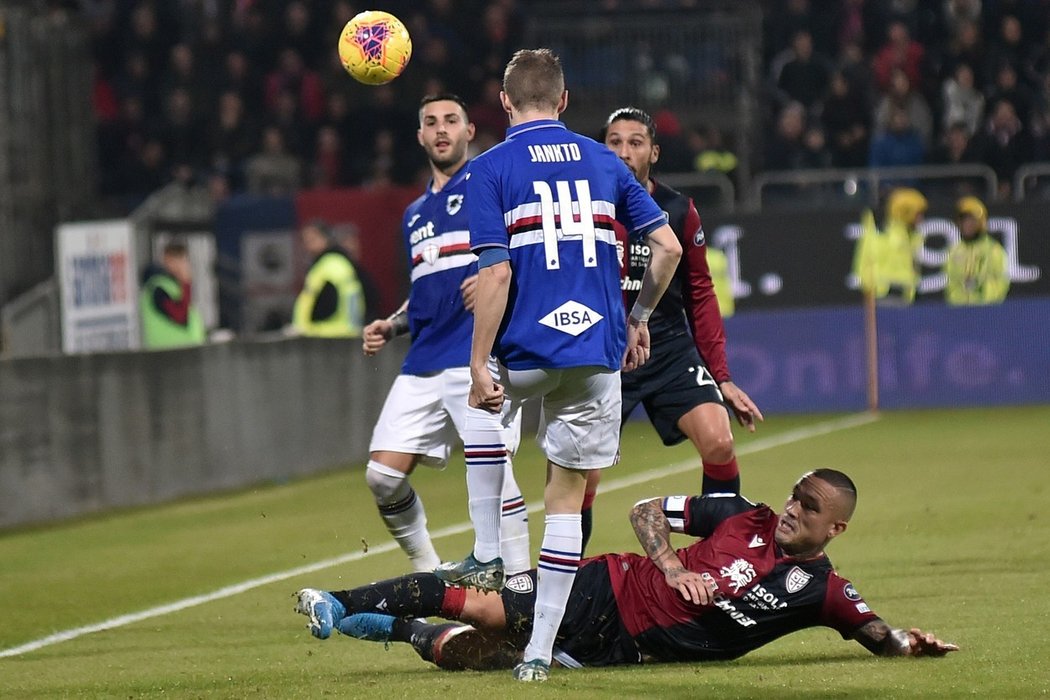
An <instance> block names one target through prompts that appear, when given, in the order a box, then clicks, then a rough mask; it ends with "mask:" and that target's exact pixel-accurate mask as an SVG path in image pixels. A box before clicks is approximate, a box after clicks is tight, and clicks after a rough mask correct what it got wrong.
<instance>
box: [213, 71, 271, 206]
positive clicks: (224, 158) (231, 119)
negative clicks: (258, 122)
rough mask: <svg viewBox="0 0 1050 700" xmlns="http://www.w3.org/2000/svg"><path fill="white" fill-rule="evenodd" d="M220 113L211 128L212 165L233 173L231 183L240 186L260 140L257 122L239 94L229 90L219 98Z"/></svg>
mask: <svg viewBox="0 0 1050 700" xmlns="http://www.w3.org/2000/svg"><path fill="white" fill-rule="evenodd" d="M218 105H219V110H218V114H217V115H216V116H215V118H214V119H213V120H212V122H211V124H210V125H209V127H208V150H209V152H210V165H211V167H212V168H213V169H218V170H221V171H223V172H226V173H228V174H229V176H230V178H231V185H232V186H234V187H236V188H238V189H240V187H241V186H242V185H243V182H244V168H245V164H246V162H247V160H248V158H249V157H251V155H252V152H253V151H254V149H255V144H256V143H258V140H259V135H258V133H259V132H258V129H257V128H256V126H255V124H254V123H253V122H252V121H251V120H250V119H249V117H248V115H247V114H245V108H244V102H243V101H242V100H241V96H240V94H239V93H237V92H235V91H233V90H228V91H226V92H224V93H222V95H221V96H220V97H219V103H218Z"/></svg>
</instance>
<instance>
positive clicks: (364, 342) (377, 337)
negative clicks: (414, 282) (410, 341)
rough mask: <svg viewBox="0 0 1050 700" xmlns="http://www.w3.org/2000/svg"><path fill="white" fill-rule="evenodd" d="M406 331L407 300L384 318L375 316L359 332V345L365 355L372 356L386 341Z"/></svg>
mask: <svg viewBox="0 0 1050 700" xmlns="http://www.w3.org/2000/svg"><path fill="white" fill-rule="evenodd" d="M407 332H408V300H407V299H406V300H405V301H404V302H403V303H402V304H401V306H400V307H399V308H398V310H397V311H395V312H394V313H392V314H390V315H389V316H387V317H386V318H377V319H376V320H374V321H372V322H371V323H369V324H368V325H367V326H365V328H364V330H363V331H362V332H361V347H362V350H364V353H365V355H367V356H368V357H372V356H373V355H375V354H376V353H377V352H379V351H380V350H382V349H383V346H384V345H386V343H387V341H388V340H390V339H391V338H394V337H396V336H399V335H402V334H404V333H407Z"/></svg>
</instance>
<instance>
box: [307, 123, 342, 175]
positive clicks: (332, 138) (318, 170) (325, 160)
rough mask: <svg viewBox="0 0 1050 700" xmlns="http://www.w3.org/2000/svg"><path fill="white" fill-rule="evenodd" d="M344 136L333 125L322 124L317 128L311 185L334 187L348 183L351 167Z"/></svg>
mask: <svg viewBox="0 0 1050 700" xmlns="http://www.w3.org/2000/svg"><path fill="white" fill-rule="evenodd" d="M345 161H346V152H345V149H344V148H343V140H342V137H340V136H339V132H338V131H337V130H336V129H335V127H332V126H322V127H321V128H320V129H318V130H317V140H316V144H315V146H314V154H313V158H312V160H311V162H310V168H309V173H308V175H309V184H310V186H311V187H319V188H329V189H330V188H334V187H342V186H345V185H346V184H348V180H349V177H348V175H349V167H348V166H347V163H346V162H345Z"/></svg>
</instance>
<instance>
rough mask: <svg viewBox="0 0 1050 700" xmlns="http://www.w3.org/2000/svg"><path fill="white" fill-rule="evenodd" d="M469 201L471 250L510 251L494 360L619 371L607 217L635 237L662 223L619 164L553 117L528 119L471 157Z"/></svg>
mask: <svg viewBox="0 0 1050 700" xmlns="http://www.w3.org/2000/svg"><path fill="white" fill-rule="evenodd" d="M467 196H468V198H469V200H470V207H471V211H470V219H471V232H470V245H471V248H472V249H473V250H474V252H475V253H477V252H480V251H481V250H482V249H484V248H491V247H501V248H507V249H509V255H510V264H511V269H512V270H513V276H512V281H511V288H510V296H509V300H508V303H507V312H506V313H505V314H504V317H503V323H502V325H501V327H500V330H499V334H498V335H497V338H496V347H495V349H494V351H495V354H496V356H497V357H498V358H499V359H500V361H501V362H502V363H503V364H504V365H505V366H507V367H508V368H510V369H536V368H564V367H583V366H602V367H607V368H609V369H619V367H620V362H621V360H622V357H623V352H624V350H625V348H626V344H627V334H626V320H625V314H624V308H623V297H622V294H621V291H620V264H619V257H618V255H617V252H616V234H615V232H614V230H613V220H614V219H615V220H617V221H619V222H620V223H622V224H623V225H624V227H625V228H626V229H627V231H628V232H630V235H631V236H632V237H636V238H641V237H644V236H646V235H648V234H649V233H651V232H652V231H653V230H654V229H656V228H658V227H659V226H660V225H662V224H663V223H664V222H665V221H666V216H665V214H664V213H663V211H661V209H660V207H658V206H657V205H656V203H655V202H654V201H653V199H652V197H650V196H649V193H648V192H646V191H645V189H644V188H643V187H642V186H641V185H640V184H638V181H637V180H636V179H635V177H634V175H633V174H632V173H631V171H630V170H629V169H628V168H627V166H626V165H624V163H623V162H622V161H621V160H620V159H619V158H618V157H616V155H615V154H614V153H613V152H612V151H610V150H609V149H608V148H606V147H605V146H604V145H602V144H600V143H598V142H596V141H594V140H593V139H589V138H587V137H585V136H580V135H579V134H576V133H574V132H572V131H569V130H568V129H567V128H565V125H564V124H563V123H562V122H560V121H556V120H541V121H532V122H527V123H525V124H520V125H518V126H514V127H511V128H510V129H508V130H507V140H506V141H504V142H503V143H501V144H499V145H497V146H494V147H492V148H491V149H489V150H488V151H486V152H485V153H483V154H482V155H480V156H478V157H477V158H475V159H474V161H473V162H472V163H471V166H470V175H469V178H468V181H467Z"/></svg>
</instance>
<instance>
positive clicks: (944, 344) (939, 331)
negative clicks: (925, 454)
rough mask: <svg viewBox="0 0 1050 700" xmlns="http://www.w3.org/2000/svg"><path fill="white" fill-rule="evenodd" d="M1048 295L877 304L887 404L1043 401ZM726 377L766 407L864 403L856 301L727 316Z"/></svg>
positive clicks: (1049, 393) (847, 407) (1048, 358)
mask: <svg viewBox="0 0 1050 700" xmlns="http://www.w3.org/2000/svg"><path fill="white" fill-rule="evenodd" d="M1048 318H1050V299H1048V298H1028V299H1013V300H1010V299H1008V300H1007V301H1006V302H1005V303H1003V304H1001V305H998V306H984V307H947V306H944V305H941V304H930V303H926V304H918V305H915V306H913V307H910V308H886V307H880V308H879V309H878V311H877V324H878V325H877V328H878V331H877V338H878V367H879V373H878V378H879V384H878V386H879V397H880V400H879V401H880V406H881V407H882V408H885V409H904V408H935V407H945V408H949V407H964V406H995V405H1014V404H1025V403H1048V402H1050V331H1047V330H1046V319H1048ZM726 335H727V337H728V343H727V354H728V358H729V368H730V370H731V371H732V374H733V380H734V381H735V382H736V384H737V385H739V386H740V387H741V388H742V389H743V390H744V391H746V392H748V394H749V395H750V396H751V398H752V399H754V400H755V402H756V403H757V404H758V405H759V407H761V408H762V411H763V412H764V413H765V414H766V415H767V416H768V415H775V414H777V413H810V412H822V411H859V410H864V409H865V408H866V407H867V376H868V375H867V369H866V359H865V358H866V356H865V338H864V314H863V310H862V309H861V307H860V306H859V305H858V306H856V307H842V308H825V309H805V310H795V311H783V310H782V311H750V312H744V313H741V314H738V315H736V316H734V317H732V318H729V319H726Z"/></svg>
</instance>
